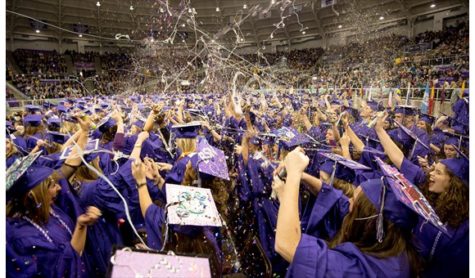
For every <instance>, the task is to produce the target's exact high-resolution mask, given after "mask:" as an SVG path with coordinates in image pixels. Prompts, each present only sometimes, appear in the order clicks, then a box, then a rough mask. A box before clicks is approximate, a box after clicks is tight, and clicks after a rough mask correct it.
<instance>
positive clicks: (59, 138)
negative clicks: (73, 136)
mask: <svg viewBox="0 0 475 278" xmlns="http://www.w3.org/2000/svg"><path fill="white" fill-rule="evenodd" d="M48 137H49V141H52V142H55V143H58V144H61V145H62V144H64V143H66V141H68V139H69V135H67V134H64V133H60V132H56V131H48Z"/></svg>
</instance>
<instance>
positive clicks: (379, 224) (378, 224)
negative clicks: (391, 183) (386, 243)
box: [376, 176, 386, 243]
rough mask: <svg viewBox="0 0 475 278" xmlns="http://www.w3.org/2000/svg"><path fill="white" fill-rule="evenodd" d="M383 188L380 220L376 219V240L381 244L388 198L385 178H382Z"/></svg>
mask: <svg viewBox="0 0 475 278" xmlns="http://www.w3.org/2000/svg"><path fill="white" fill-rule="evenodd" d="M381 186H382V187H383V188H382V190H381V197H380V200H379V201H380V204H381V205H380V207H379V214H378V218H377V219H376V239H377V240H378V242H379V243H382V242H383V238H384V225H383V222H384V218H383V210H384V199H385V197H386V185H385V184H384V176H382V177H381Z"/></svg>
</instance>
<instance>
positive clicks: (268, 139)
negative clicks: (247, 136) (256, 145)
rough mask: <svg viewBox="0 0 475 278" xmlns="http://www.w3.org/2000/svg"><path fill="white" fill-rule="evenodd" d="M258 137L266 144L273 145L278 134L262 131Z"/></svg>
mask: <svg viewBox="0 0 475 278" xmlns="http://www.w3.org/2000/svg"><path fill="white" fill-rule="evenodd" d="M258 137H259V138H260V139H261V142H262V144H264V145H273V144H275V142H276V140H277V136H276V135H275V134H273V133H260V134H259V135H258Z"/></svg>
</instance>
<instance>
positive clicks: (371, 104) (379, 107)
mask: <svg viewBox="0 0 475 278" xmlns="http://www.w3.org/2000/svg"><path fill="white" fill-rule="evenodd" d="M366 105H368V106H369V107H370V108H371V110H373V111H375V112H376V111H381V110H382V109H383V106H382V105H381V103H379V102H376V101H374V100H368V101H366Z"/></svg>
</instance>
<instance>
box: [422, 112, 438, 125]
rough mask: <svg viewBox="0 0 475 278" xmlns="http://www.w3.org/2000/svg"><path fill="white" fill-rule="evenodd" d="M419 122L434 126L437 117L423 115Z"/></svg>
mask: <svg viewBox="0 0 475 278" xmlns="http://www.w3.org/2000/svg"><path fill="white" fill-rule="evenodd" d="M419 120H421V121H424V122H426V123H428V124H429V125H433V124H434V121H435V117H433V116H431V115H428V114H421V116H420V117H419Z"/></svg>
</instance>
